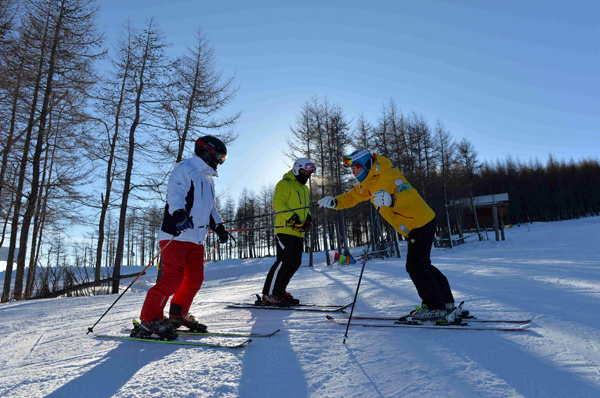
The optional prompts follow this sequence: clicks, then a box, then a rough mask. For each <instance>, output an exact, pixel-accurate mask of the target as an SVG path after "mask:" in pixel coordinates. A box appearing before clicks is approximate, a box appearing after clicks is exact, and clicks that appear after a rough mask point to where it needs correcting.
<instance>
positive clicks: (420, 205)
mask: <svg viewBox="0 0 600 398" xmlns="http://www.w3.org/2000/svg"><path fill="white" fill-rule="evenodd" d="M382 189H384V190H385V191H386V192H387V193H389V194H391V195H393V196H394V197H395V200H396V201H395V203H394V206H393V207H387V206H382V207H381V209H380V210H379V213H380V214H381V215H382V216H383V218H385V220H386V221H387V222H389V223H390V224H391V225H392V226H393V227H394V229H395V230H396V231H398V232H399V233H401V234H402V235H404V236H408V233H409V232H410V231H411V230H413V229H415V228H419V227H422V226H423V225H425V224H427V223H428V222H429V221H431V220H433V219H434V218H435V213H434V212H433V210H431V208H430V207H429V205H428V204H427V203H425V201H424V200H423V198H421V195H419V193H418V192H417V190H416V189H414V188H413V187H412V186H411V185H410V184H409V183H408V181H407V180H406V178H405V177H404V176H403V175H402V173H401V172H400V170H398V169H396V168H393V167H392V162H391V161H390V160H389V159H387V158H384V157H383V156H380V155H377V154H375V153H374V154H373V167H372V168H371V171H370V172H369V174H368V175H367V178H365V180H364V181H363V182H362V183H360V184H359V185H358V186H356V187H354V188H352V189H351V190H350V191H349V192H346V193H344V194H341V195H339V196H336V197H335V199H336V200H337V202H338V203H337V206H336V209H338V210H341V209H347V208H349V207H353V206H355V205H356V204H358V203H360V202H363V201H365V200H367V199H371V203H373V194H374V193H375V192H378V191H381V190H382Z"/></svg>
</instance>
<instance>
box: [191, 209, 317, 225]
mask: <svg viewBox="0 0 600 398" xmlns="http://www.w3.org/2000/svg"><path fill="white" fill-rule="evenodd" d="M313 207H317V205H310V206H304V207H297V208H295V209H289V210H282V211H277V212H275V213H267V214H260V215H258V216H252V217H247V218H238V219H237V220H227V221H222V222H220V223H213V224H206V225H202V226H200V227H198V228H208V227H212V226H214V225H216V224H229V223H235V222H239V221H247V220H252V219H254V218H259V217H269V216H275V215H277V214H283V213H289V212H291V211H296V210H304V209H312V208H313Z"/></svg>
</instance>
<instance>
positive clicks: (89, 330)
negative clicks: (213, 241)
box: [86, 235, 175, 334]
mask: <svg viewBox="0 0 600 398" xmlns="http://www.w3.org/2000/svg"><path fill="white" fill-rule="evenodd" d="M173 239H175V235H173V237H172V238H171V239H169V241H168V242H167V244H166V245H165V247H163V248H162V249H160V251H159V252H158V254H157V255H156V256H154V258H153V259H152V260H150V262H149V263H148V265H146V267H144V269H143V270H142V272H140V274H139V275H138V276H136V277H135V279H134V280H133V282H131V283H130V284H129V286H127V289H125V290H124V291H123V293H121V295H120V296H119V297H117V299H116V300H115V302H114V303H112V305H111V306H110V307H108V309H107V310H106V312H105V313H104V314H102V316H101V317H100V319H98V320H97V321H96V323H94V325H93V326H92V327H91V328H88V332H87V333H86V334H90V333H93V332H94V328H95V327H96V325H97V324H98V323H99V322H100V321H101V320H102V318H104V316H105V315H106V314H108V311H110V309H111V308H112V307H114V305H115V304H117V301H119V299H120V298H121V297H123V295H124V294H125V292H127V291H128V290H129V288H130V287H131V286H132V285H133V284H134V283H135V281H137V280H138V278H139V277H140V276H142V275H143V274H144V272H146V269H148V267H149V266H151V265H152V263H153V262H154V260H156V259H157V258H158V256H160V255H161V253H162V252H163V251H164V250H165V249H166V248H167V246H169V245H170V244H171V242H173Z"/></svg>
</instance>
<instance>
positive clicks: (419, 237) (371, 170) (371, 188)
mask: <svg viewBox="0 0 600 398" xmlns="http://www.w3.org/2000/svg"><path fill="white" fill-rule="evenodd" d="M343 162H344V166H345V167H350V168H351V169H352V174H353V175H354V177H355V178H356V179H357V180H358V182H359V185H357V186H356V187H354V188H352V189H351V190H350V191H349V192H347V193H344V194H341V195H339V196H336V197H335V198H334V197H331V196H327V197H325V198H323V199H321V200H320V201H319V202H318V204H319V206H321V207H325V208H331V209H336V210H341V209H347V208H349V207H353V206H355V205H356V204H358V203H360V202H363V201H365V200H368V199H370V200H371V202H372V203H373V205H374V206H376V207H378V208H379V213H380V214H381V215H382V216H383V218H384V219H385V220H386V221H387V222H389V223H390V224H391V225H392V226H393V227H394V229H395V230H396V231H398V232H399V233H400V234H402V235H404V236H406V237H408V254H407V256H406V271H407V272H408V274H409V275H410V278H411V279H412V281H413V283H414V284H415V287H416V288H417V292H418V293H419V296H420V297H421V300H422V301H423V303H422V304H423V305H422V306H421V308H418V309H417V311H413V313H411V315H410V316H412V319H414V320H426V319H428V320H437V321H444V319H445V316H446V315H448V313H450V312H452V310H453V309H454V297H453V296H452V291H451V289H450V285H449V284H448V280H447V279H446V277H445V276H444V275H443V274H442V273H441V272H440V271H439V270H438V269H437V268H436V267H434V266H433V265H432V264H431V259H430V255H431V245H432V243H433V240H434V236H435V229H436V225H435V213H434V212H433V210H431V208H430V207H429V206H428V205H427V203H425V201H424V200H423V198H421V195H419V193H418V192H417V190H416V189H414V188H413V187H412V186H411V185H410V184H409V183H408V181H407V180H406V178H405V177H404V176H403V175H402V173H401V172H400V170H398V169H396V168H393V167H392V162H391V161H390V160H389V159H387V158H385V157H383V156H381V155H378V154H376V153H373V154H371V153H370V152H369V151H368V150H366V149H360V150H357V151H354V152H353V153H352V154H350V155H349V156H345V157H344V159H343ZM403 318H404V319H405V317H403ZM403 318H400V319H401V320H403Z"/></svg>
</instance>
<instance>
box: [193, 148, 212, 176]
mask: <svg viewBox="0 0 600 398" xmlns="http://www.w3.org/2000/svg"><path fill="white" fill-rule="evenodd" d="M190 159H191V160H192V162H193V163H194V166H196V169H198V171H199V172H201V173H203V174H204V175H209V176H213V177H214V176H217V177H218V176H219V174H217V172H216V170H215V169H213V168H212V167H210V166H209V165H208V164H207V163H206V162H205V161H204V160H203V159H202V158H201V157H200V156H198V155H195V154H194V155H193V156H192V157H191V158H190Z"/></svg>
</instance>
